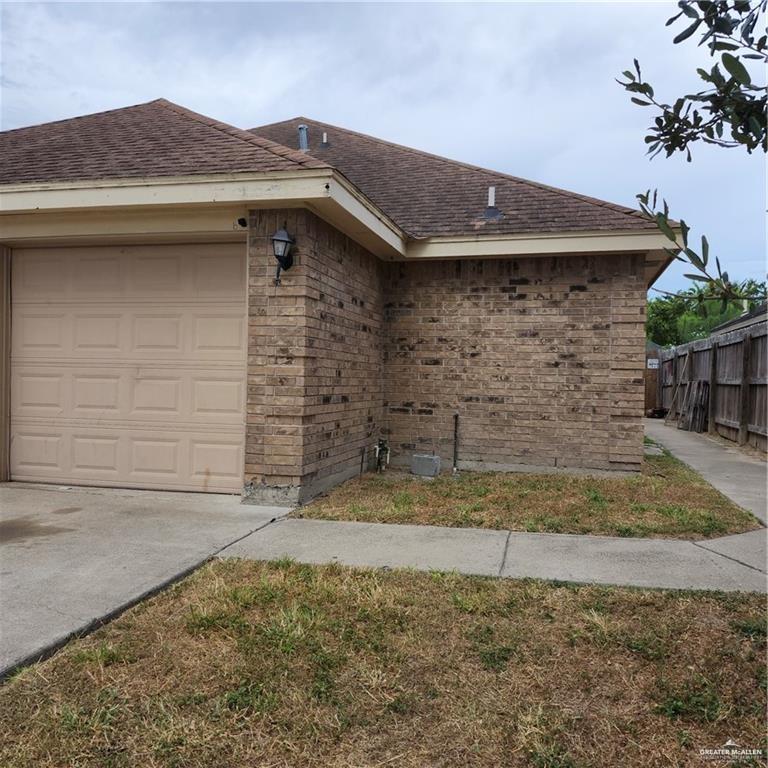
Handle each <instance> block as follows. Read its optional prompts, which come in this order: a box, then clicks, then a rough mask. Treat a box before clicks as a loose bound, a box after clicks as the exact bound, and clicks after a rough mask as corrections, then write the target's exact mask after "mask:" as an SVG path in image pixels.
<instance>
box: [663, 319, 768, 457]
mask: <svg viewBox="0 0 768 768" xmlns="http://www.w3.org/2000/svg"><path fill="white" fill-rule="evenodd" d="M767 347H768V324H766V323H758V324H756V325H753V326H751V327H749V328H742V329H740V330H738V331H732V332H731V333H725V334H722V335H720V336H712V337H710V338H708V339H700V340H698V341H692V342H689V343H688V344H683V345H681V346H679V347H674V348H673V349H665V350H663V351H662V352H661V375H660V376H659V389H660V392H659V401H660V404H661V407H662V408H663V409H664V410H666V411H667V418H668V419H673V420H676V421H677V422H678V427H679V428H680V429H690V430H692V431H695V432H703V431H708V432H709V433H710V434H717V435H720V436H722V437H724V438H726V439H727V440H733V441H734V442H737V443H739V445H744V444H747V443H748V444H749V445H751V446H753V447H755V448H758V449H761V450H763V451H765V450H768V418H767V417H768V409H767V408H766V395H767V394H768V391H767V390H766V382H767V381H768V349H767Z"/></svg>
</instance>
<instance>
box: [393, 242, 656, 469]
mask: <svg viewBox="0 0 768 768" xmlns="http://www.w3.org/2000/svg"><path fill="white" fill-rule="evenodd" d="M642 262H643V258H642V256H625V255H622V256H600V257H589V258H585V257H559V258H537V259H509V260H472V261H450V262H449V261H442V262H432V263H428V262H420V263H409V264H392V265H390V269H389V271H388V275H387V285H386V294H387V296H386V305H385V307H386V310H385V323H386V325H385V328H386V334H385V374H386V388H385V408H386V417H385V418H386V426H385V431H386V433H387V434H388V437H389V440H390V444H391V447H392V451H393V461H395V462H398V461H400V462H405V461H407V460H408V459H409V457H410V454H411V453H413V452H414V451H419V452H432V451H434V452H436V453H439V454H440V455H441V457H442V458H443V460H444V461H445V462H448V465H449V466H450V461H451V458H452V450H453V448H452V444H453V414H454V413H458V414H459V460H460V466H464V467H474V466H485V467H490V468H494V467H495V468H515V467H518V466H520V465H530V466H539V467H587V468H597V469H637V468H638V467H639V464H640V461H641V459H642V433H643V432H642V430H643V427H642V420H641V417H642V408H643V378H642V377H643V364H644V341H645V333H644V326H643V324H644V320H645V315H644V313H645V284H644V282H643V275H642Z"/></svg>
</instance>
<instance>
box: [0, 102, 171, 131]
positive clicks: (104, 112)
mask: <svg viewBox="0 0 768 768" xmlns="http://www.w3.org/2000/svg"><path fill="white" fill-rule="evenodd" d="M160 101H165V99H152V100H150V101H142V102H139V103H138V104H129V105H128V106H127V107H115V108H114V109H102V110H99V111H98V112H89V113H88V114H87V115H75V116H74V117H62V118H61V119H60V120H46V121H45V122H44V123H33V124H32V125H20V126H19V127H18V128H7V129H6V130H4V131H0V133H15V132H16V131H26V130H29V129H30V128H42V126H44V125H58V124H59V123H72V122H74V121H75V120H85V119H86V118H87V117H98V116H99V115H108V114H110V113H111V112H123V111H125V110H126V109H135V108H136V107H146V106H148V105H149V104H154V103H155V102H160ZM169 103H170V102H169Z"/></svg>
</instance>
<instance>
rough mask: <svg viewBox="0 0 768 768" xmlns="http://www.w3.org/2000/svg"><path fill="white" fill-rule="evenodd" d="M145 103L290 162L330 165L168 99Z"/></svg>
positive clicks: (303, 164) (302, 164) (316, 166)
mask: <svg viewBox="0 0 768 768" xmlns="http://www.w3.org/2000/svg"><path fill="white" fill-rule="evenodd" d="M147 103H149V104H158V105H159V106H161V107H163V108H165V109H167V110H169V111H171V112H175V113H176V114H178V115H181V116H182V117H186V118H189V119H190V120H195V121H197V122H198V123H201V124H202V125H205V126H207V127H208V128H213V129H214V130H217V131H220V132H221V133H225V134H227V135H228V136H232V137H233V138H236V139H240V140H241V141H244V142H246V143H247V144H251V145H253V146H256V147H259V148H260V149H265V150H267V151H268V152H271V153H272V154H273V155H277V156H278V157H281V158H284V159H286V160H291V161H292V162H294V163H297V164H298V165H301V166H305V167H311V168H330V167H331V166H330V165H329V164H328V163H326V162H325V161H323V160H320V159H319V158H316V157H314V156H313V155H309V154H306V153H304V152H300V151H299V150H298V149H291V148H290V147H285V146H283V145H282V144H278V143H277V142H276V141H272V140H271V139H265V138H264V137H263V136H259V135H258V134H253V133H251V132H250V131H246V130H244V129H243V128H237V127H235V126H234V125H230V124H229V123H224V122H221V121H220V120H214V119H213V118H211V117H208V116H207V115H203V114H201V113H200V112H195V111H193V110H191V109H187V107H182V106H181V105H180V104H175V103H174V102H172V101H169V100H168V99H155V100H154V101H152V102H147ZM137 106H138V105H137Z"/></svg>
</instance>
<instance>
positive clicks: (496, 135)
mask: <svg viewBox="0 0 768 768" xmlns="http://www.w3.org/2000/svg"><path fill="white" fill-rule="evenodd" d="M675 12H676V6H675V4H674V3H672V2H620V1H619V0H615V1H614V2H590V3H586V2H535V3H515V2H509V3H495V4H484V3H482V4H481V3H426V4H416V3H407V4H404V3H403V4H396V3H335V4H331V3H320V2H317V3H306V4H300V3H288V2H278V3H270V4H262V3H227V2H200V3H182V2H171V3H48V4H33V3H3V4H2V7H1V9H0V72H1V79H0V126H1V127H2V129H10V128H16V127H20V126H24V125H33V124H37V123H41V122H48V121H51V120H59V119H62V118H67V117H74V116H76V115H82V114H88V113H91V112H99V111H102V110H106V109H114V108H117V107H123V106H128V105H132V104H137V103H141V102H145V101H149V100H151V99H155V98H159V97H164V98H167V99H169V100H171V101H174V102H177V103H179V104H182V105H184V106H186V107H188V108H190V109H193V110H195V111H197V112H202V113H203V114H206V115H209V116H211V117H214V118H216V119H218V120H222V121H224V122H228V123H231V124H233V125H236V126H238V127H241V128H252V127H254V126H258V125H263V124H265V123H270V122H275V121H278V120H284V119H287V118H289V117H294V116H297V115H304V116H306V117H310V118H313V119H316V120H321V121H324V122H327V123H332V124H335V125H340V126H343V127H346V128H351V129H354V130H358V131H362V132H364V133H369V134H372V135H374V136H379V137H381V138H385V139H388V140H390V141H394V142H397V143H400V144H405V145H408V146H412V147H417V148H419V149H424V150H427V151H429V152H433V153H435V154H440V155H445V156H447V157H451V158H455V159H458V160H462V161H465V162H469V163H474V164H477V165H480V166H484V167H488V168H493V169H495V170H499V171H503V172H507V173H510V174H513V175H515V176H522V177H524V178H528V179H533V180H536V181H540V182H544V183H546V184H551V185H554V186H558V187H563V188H565V189H570V190H573V191H575V192H580V193H583V194H587V195H591V196H593V197H598V198H602V199H604V200H609V201H612V202H615V203H621V204H623V205H629V206H633V207H635V205H636V200H635V195H636V194H637V193H638V192H642V191H644V190H646V189H649V188H658V189H659V192H660V194H662V195H663V196H664V197H665V198H666V199H667V201H668V202H669V206H670V210H671V215H673V216H674V217H675V218H678V219H679V218H683V219H685V221H686V222H687V223H688V225H689V226H690V227H691V230H692V236H693V237H700V235H701V234H702V233H704V234H706V235H707V237H708V239H709V241H710V245H711V251H712V254H713V255H717V256H719V257H720V261H721V262H722V264H723V265H724V268H727V269H728V271H729V274H730V276H731V278H739V279H743V278H747V277H752V278H755V279H760V280H762V279H765V272H766V263H765V250H766V248H765V245H766V243H765V239H766V233H765V220H764V211H765V157H764V155H763V154H762V153H756V154H753V155H751V156H750V155H747V153H746V152H745V151H743V150H725V149H718V148H714V147H707V146H703V145H697V146H695V147H694V150H693V155H694V157H693V162H692V163H687V162H685V160H684V158H682V157H678V156H675V157H673V158H671V159H666V158H664V157H658V158H656V159H654V160H650V159H649V158H648V156H647V155H646V154H645V144H644V142H643V138H644V136H645V133H646V128H647V126H648V125H649V124H650V122H651V121H652V117H653V114H652V112H651V111H650V108H642V107H638V106H635V105H633V104H631V103H630V101H629V96H628V94H627V93H626V92H625V91H624V90H623V89H622V88H621V87H620V86H619V85H617V84H616V82H615V78H616V77H620V73H621V72H622V70H625V69H628V68H631V65H632V60H633V58H635V57H636V58H638V59H639V60H640V63H641V66H642V67H643V72H644V73H645V74H646V75H647V79H648V80H649V81H650V82H651V83H652V84H653V85H654V87H655V89H656V92H657V96H658V97H660V98H662V99H666V100H669V101H671V100H673V99H674V98H676V97H677V96H679V95H682V94H684V93H688V92H691V91H695V90H697V89H698V87H699V84H700V81H699V80H698V77H697V75H696V74H695V70H696V67H698V66H704V67H711V61H710V59H709V55H708V51H707V50H706V49H703V48H698V47H697V45H696V42H697V41H696V39H695V38H691V39H689V40H688V41H687V42H686V43H683V44H680V45H673V44H672V38H673V37H674V35H675V34H676V33H677V32H678V31H680V30H681V29H682V27H681V26H673V27H665V26H664V24H665V21H666V20H667V19H668V18H669V17H670V16H671V15H673V14H674V13H675ZM685 271H691V270H690V269H688V270H686V269H685V268H684V267H683V265H681V264H674V265H673V266H671V267H670V268H669V269H668V270H667V272H666V273H665V274H664V275H663V276H662V278H661V279H660V280H659V281H658V282H657V284H656V286H657V287H658V288H661V289H664V290H671V291H675V290H679V289H682V288H685V287H688V285H690V283H689V281H688V280H687V279H685V278H683V277H682V273H683V272H685Z"/></svg>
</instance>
